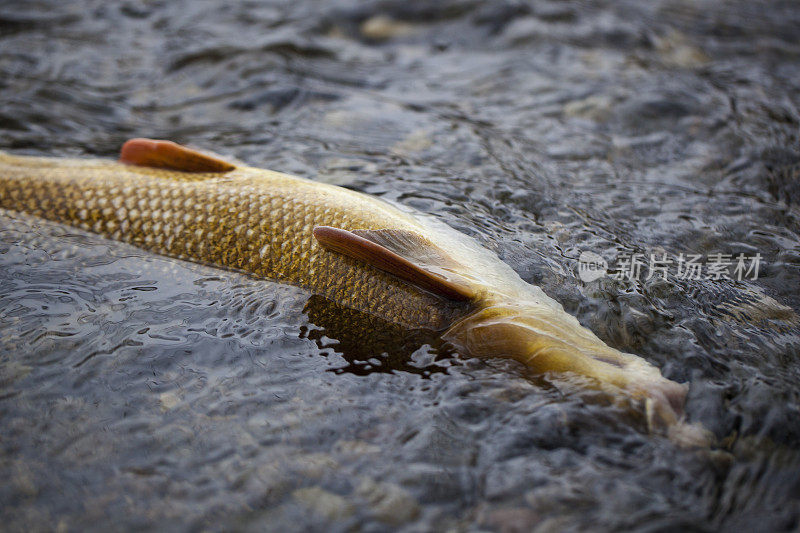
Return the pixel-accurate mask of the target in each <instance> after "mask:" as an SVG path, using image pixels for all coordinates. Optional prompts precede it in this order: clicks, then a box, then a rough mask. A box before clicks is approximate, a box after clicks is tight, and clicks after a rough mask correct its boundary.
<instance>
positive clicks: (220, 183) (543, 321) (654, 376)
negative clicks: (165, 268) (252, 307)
mask: <svg viewBox="0 0 800 533" xmlns="http://www.w3.org/2000/svg"><path fill="white" fill-rule="evenodd" d="M0 207H2V208H5V209H9V210H14V211H21V212H26V213H28V214H33V215H36V216H40V217H43V218H46V219H50V220H53V221H57V222H62V223H66V224H69V225H72V226H76V227H79V228H82V229H85V230H88V231H92V232H95V233H98V234H101V235H104V236H107V237H110V238H112V239H116V240H120V241H124V242H128V243H130V244H133V245H135V246H138V247H141V248H144V249H148V250H152V251H154V252H157V253H160V254H164V255H168V256H173V257H177V258H182V259H189V260H192V261H196V262H201V263H206V264H210V265H216V266H221V267H225V268H229V269H235V270H239V271H244V272H247V273H249V274H252V275H254V276H257V277H261V278H267V279H273V280H277V281H282V282H288V283H290V284H294V285H297V286H300V287H304V288H306V289H308V290H309V291H311V292H312V293H314V294H317V295H320V296H322V297H324V298H327V299H329V300H331V301H332V302H335V303H336V304H337V305H340V306H342V307H345V308H350V309H354V310H356V311H359V312H363V313H366V314H368V315H372V316H375V317H378V318H380V319H381V320H384V321H386V322H389V323H392V324H396V325H398V326H402V327H404V328H408V329H413V330H433V331H440V332H442V338H443V339H444V340H446V341H447V342H449V343H451V344H452V345H453V346H455V347H456V348H457V349H459V350H460V351H462V352H463V353H465V354H467V355H472V356H486V357H492V356H498V355H504V356H510V357H512V358H514V359H516V360H518V361H520V362H522V363H524V364H526V365H528V366H529V367H531V368H533V369H534V370H535V371H536V372H540V373H555V374H563V373H577V374H580V375H582V376H584V377H587V378H589V383H590V384H589V386H592V387H595V388H600V389H603V390H609V391H612V392H614V393H619V392H622V393H623V395H624V396H627V397H628V398H632V399H633V400H636V401H637V402H641V403H642V404H643V405H644V408H645V409H644V410H645V411H646V414H647V420H648V425H649V426H650V427H651V429H658V430H659V431H662V430H663V432H665V433H667V434H668V435H670V436H671V437H673V438H674V440H676V442H679V443H681V444H687V445H704V444H708V442H710V441H711V436H710V435H709V434H708V433H707V432H705V430H703V429H702V428H699V427H697V426H693V425H689V424H687V423H685V422H684V421H683V403H684V399H685V396H686V391H687V388H688V387H687V386H686V385H681V384H678V383H675V382H673V381H670V380H668V379H666V378H664V377H662V375H661V373H660V371H659V370H658V369H657V368H656V367H654V366H652V365H650V364H649V363H647V362H646V361H645V360H644V359H642V358H640V357H638V356H635V355H632V354H626V353H622V352H620V351H618V350H615V349H613V348H611V347H609V346H607V345H606V344H605V343H603V342H602V341H601V340H600V339H599V338H597V337H596V336H595V335H594V334H593V333H592V332H591V331H589V330H588V329H586V328H584V327H583V326H581V325H580V323H579V322H578V321H577V320H576V319H575V318H574V317H572V316H571V315H569V314H567V313H566V312H565V311H564V310H563V308H562V307H561V305H560V304H558V303H557V302H555V301H554V300H552V299H551V298H549V297H548V296H547V295H545V294H544V292H542V291H541V289H539V288H538V287H536V286H533V285H529V284H527V283H525V282H524V281H523V280H522V279H521V278H519V276H518V275H517V274H516V273H515V272H514V271H513V270H512V269H511V268H510V267H508V265H506V264H505V263H503V262H502V261H500V260H499V259H498V258H497V257H496V256H495V255H494V254H492V253H491V252H488V251H487V250H485V249H482V248H481V247H480V246H479V245H477V243H475V242H474V241H473V240H472V239H470V238H468V237H466V236H465V235H463V234H460V233H459V232H457V231H455V230H453V229H451V228H449V227H447V226H446V225H444V224H442V223H440V222H437V221H435V220H432V219H430V218H428V217H425V216H423V215H421V214H417V213H413V214H412V213H409V212H406V211H403V210H402V208H401V207H402V206H394V205H391V204H389V203H387V202H384V201H382V200H379V199H377V198H374V197H371V196H368V195H365V194H361V193H358V192H354V191H350V190H347V189H344V188H340V187H336V186H332V185H327V184H321V183H317V182H313V181H310V180H306V179H303V178H297V177H293V176H289V175H286V174H281V173H278V172H273V171H269V170H263V169H257V168H252V167H247V166H236V167H235V168H234V169H233V170H231V171H228V172H217V173H214V172H211V173H191V172H180V171H175V170H165V169H156V168H149V167H142V166H132V165H125V164H122V163H119V162H114V161H108V160H100V159H57V158H43V157H27V156H13V155H9V154H5V153H2V152H0ZM318 226H330V227H333V228H340V229H343V230H347V231H360V230H402V231H412V232H416V233H419V234H420V235H422V236H424V237H425V239H426V240H427V241H429V242H430V243H431V245H432V246H434V247H436V253H434V254H430V255H431V256H433V257H437V256H441V257H447V258H448V263H447V264H446V265H445V266H444V267H443V269H442V271H441V272H442V273H443V274H444V275H446V276H449V275H450V274H452V275H454V276H456V277H457V278H458V280H459V283H466V284H467V285H469V286H470V288H471V290H473V292H474V294H475V298H474V299H473V300H472V301H469V302H458V301H452V300H449V299H447V298H444V297H441V296H437V295H435V294H432V293H430V292H428V291H425V290H423V289H421V288H419V287H417V286H415V285H414V284H412V283H409V282H407V281H403V280H401V279H399V278H397V277H395V276H393V275H391V274H388V273H386V272H384V271H382V270H379V269H377V268H374V267H372V266H370V265H368V264H365V263H364V262H363V261H359V260H356V259H353V258H351V257H347V256H345V255H342V254H339V253H335V252H331V251H329V250H326V249H324V248H323V247H322V246H321V245H320V243H318V242H317V241H316V240H315V239H314V235H313V232H314V228H315V227H318ZM427 241H426V242H427Z"/></svg>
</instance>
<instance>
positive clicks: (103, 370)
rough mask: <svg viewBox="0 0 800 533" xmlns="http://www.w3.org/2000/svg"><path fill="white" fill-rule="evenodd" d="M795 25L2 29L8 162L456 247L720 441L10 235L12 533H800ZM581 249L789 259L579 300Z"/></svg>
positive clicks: (86, 246)
mask: <svg viewBox="0 0 800 533" xmlns="http://www.w3.org/2000/svg"><path fill="white" fill-rule="evenodd" d="M798 27H800V8H798V6H797V4H796V3H794V2H789V1H775V2H753V1H749V2H743V1H735V2H724V3H721V2H712V1H701V2H691V3H689V2H683V1H679V0H663V1H656V2H647V3H639V2H633V1H622V2H619V1H616V2H610V1H609V2H581V1H558V2H537V3H530V4H528V3H521V2H480V1H476V0H448V1H444V2H430V3H428V2H407V1H391V0H369V1H366V2H363V1H361V2H355V1H352V2H347V1H343V2H325V3H322V2H313V1H311V0H296V1H294V2H291V3H283V2H280V3H278V2H275V3H262V2H249V1H229V2H224V3H218V2H211V1H206V2H203V1H195V2H188V1H173V2H162V1H151V2H120V3H107V2H100V1H88V2H48V1H32V2H25V3H15V2H11V3H4V4H3V5H2V6H0V132H1V134H0V149H3V150H7V151H14V152H17V153H27V154H40V155H81V156H83V155H86V156H108V157H113V156H114V155H115V153H116V151H117V150H118V149H119V146H120V145H121V143H122V142H123V141H124V140H125V139H127V138H129V137H133V136H147V137H157V138H168V139H172V140H175V141H178V142H184V143H188V144H193V145H196V146H200V147H205V148H210V149H213V150H215V151H217V152H219V153H221V154H223V155H225V156H228V157H234V158H237V159H239V160H242V161H246V162H247V163H249V164H252V165H255V166H262V167H266V168H271V169H275V170H280V171H284V172H289V173H293V174H297V175H301V176H305V177H309V178H311V179H316V180H319V181H324V182H329V183H336V184H341V185H345V186H348V187H351V188H354V189H356V190H360V191H364V192H368V193H372V194H376V195H380V196H383V197H385V198H388V199H391V200H395V201H399V202H401V203H403V204H405V205H408V206H412V207H415V208H417V209H419V210H420V211H423V212H426V213H431V214H434V215H436V216H438V217H440V218H441V219H442V220H444V221H445V222H446V223H448V224H450V225H451V226H453V227H455V228H457V229H459V230H461V231H463V232H464V233H467V234H469V235H471V236H473V237H475V238H476V239H477V240H479V241H480V242H481V243H482V244H484V245H485V246H486V247H488V248H490V249H492V250H494V251H495V252H496V253H497V254H498V255H499V256H500V257H501V258H502V259H503V260H505V261H506V262H507V263H509V264H510V265H511V266H512V267H513V268H514V269H515V270H516V271H517V272H519V274H520V275H521V276H522V277H523V278H524V279H525V280H526V281H528V282H531V283H535V284H537V285H540V286H541V287H542V288H543V289H544V291H545V292H546V293H547V294H549V295H550V296H552V297H554V298H556V299H557V300H558V301H560V302H561V303H562V304H563V305H564V306H565V308H566V309H567V311H568V312H570V313H572V314H574V315H575V316H577V317H578V319H579V320H580V321H581V322H582V323H583V324H584V325H586V326H588V327H590V328H591V329H592V330H593V331H594V332H596V333H597V334H598V335H599V336H600V337H601V338H602V339H603V340H605V341H606V342H607V343H608V344H610V345H611V346H613V347H615V348H618V349H620V350H624V351H629V352H632V353H635V354H638V355H640V356H642V357H644V358H645V359H647V360H648V361H650V362H652V363H653V364H655V365H657V366H658V367H660V368H661V369H662V372H663V373H664V375H665V376H667V377H668V378H670V379H673V380H676V381H680V382H691V390H690V393H689V400H688V403H687V412H688V415H689V417H690V419H691V420H693V421H698V422H701V423H703V424H704V425H705V426H706V427H707V428H709V429H710V430H711V431H713V432H714V434H715V435H716V437H717V438H718V439H720V443H721V444H720V447H719V448H718V449H715V450H713V451H712V452H708V451H692V450H684V449H680V448H678V447H676V446H675V445H674V444H673V443H671V442H670V441H668V440H666V439H665V438H663V437H658V436H650V435H648V434H647V432H646V430H645V428H644V427H643V425H642V423H641V421H640V420H638V419H636V418H635V417H631V416H630V415H629V414H627V413H625V412H623V411H622V410H621V409H618V408H616V407H614V406H609V405H606V404H607V402H604V401H603V400H602V398H597V397H596V395H593V394H590V393H578V392H576V391H575V390H573V389H571V388H569V387H568V386H565V385H564V384H563V383H562V384H559V383H557V382H555V381H551V380H548V379H535V378H532V377H531V376H530V375H528V374H526V372H525V371H524V369H522V368H521V367H520V366H519V365H517V364H515V363H512V362H508V361H503V360H488V361H477V360H465V359H463V358H461V357H459V356H458V354H448V353H444V352H442V351H441V350H440V349H439V348H438V347H437V346H435V345H434V344H435V343H433V342H432V341H431V342H428V341H429V339H411V340H410V341H409V342H408V344H407V345H403V346H394V347H393V348H392V349H391V350H389V349H388V348H386V343H384V345H383V347H380V346H381V345H380V343H378V344H374V345H373V344H370V343H368V342H367V343H363V344H360V343H358V342H357V339H352V338H350V339H346V338H342V339H337V338H335V335H336V333H335V328H327V329H326V328H325V327H322V326H320V325H319V324H318V323H315V320H317V319H316V318H315V317H318V316H321V315H319V313H318V311H319V307H318V306H315V305H314V304H313V302H312V303H311V304H309V295H308V294H307V293H306V292H304V291H301V290H299V289H295V288H292V287H288V286H284V285H280V284H276V283H271V282H264V281H259V280H253V279H249V278H247V277H243V276H240V275H238V274H234V273H230V272H225V271H222V270H218V269H212V268H207V267H201V266H197V265H192V264H188V263H183V262H180V261H175V260H171V259H165V258H161V257H158V256H154V255H152V254H148V253H146V252H142V251H139V250H136V249H134V248H131V247H129V246H126V245H123V244H120V243H114V242H110V241H106V240H104V239H101V238H99V237H96V236H92V235H90V234H86V233H83V232H80V231H77V230H74V229H71V228H66V227H63V226H60V225H57V224H52V223H48V222H44V221H40V220H36V219H33V218H29V217H25V216H21V215H18V214H15V213H11V212H0V265H1V266H2V268H1V269H0V338H1V339H2V340H0V479H2V480H3V481H2V482H0V519H2V522H3V524H4V527H6V528H8V529H10V530H42V529H53V528H58V529H63V530H86V529H90V530H108V529H117V530H131V529H137V528H139V527H147V528H163V529H174V530H185V529H198V528H205V529H210V530H228V529H239V530H257V531H261V530H264V529H270V530H275V531H280V530H286V529H314V530H320V531H323V530H324V531H330V530H339V531H343V530H351V529H356V530H367V531H383V530H390V529H395V528H398V527H404V528H406V529H408V530H414V531H417V530H444V529H452V530H456V531H459V530H478V529H480V530H497V531H515V530H520V531H529V530H541V531H550V530H561V529H565V528H568V529H573V530H592V531H594V530H598V529H602V530H620V529H626V530H643V531H661V530H674V529H677V528H681V529H685V530H708V529H722V528H724V529H742V530H748V529H756V528H757V529H759V530H766V529H772V530H793V529H796V528H797V527H798V525H799V524H800V389H799V388H798V386H797V383H798V382H799V381H800V361H799V360H798V356H799V355H800V340H798V333H799V332H798V325H797V319H796V315H795V314H794V313H795V312H797V311H798V310H800V291H798V287H800V237H799V236H798V234H800V211H798V204H800V185H798V183H799V182H798V177H800V138H799V137H800V112H798V105H800V89H798V88H800V62H799V61H800V59H799V58H800V43H799V42H798V40H797V37H796V34H797V28H798ZM587 250H588V251H592V252H595V253H597V254H600V255H601V256H602V257H603V258H604V259H605V260H607V261H608V262H609V263H610V264H611V265H615V264H618V263H619V261H620V260H621V259H622V258H624V257H626V256H630V255H631V254H636V253H640V254H643V255H645V256H647V255H649V254H652V253H656V254H658V255H659V256H662V255H663V254H666V257H668V258H670V259H672V260H677V258H678V256H679V254H701V255H703V256H704V257H705V256H707V255H708V254H713V253H724V254H731V255H736V254H740V253H744V254H747V255H753V254H756V253H760V254H761V255H762V257H763V260H762V265H761V268H760V271H759V277H758V279H757V280H752V279H747V280H743V281H741V282H739V281H731V280H712V279H701V280H681V279H676V278H675V277H674V276H673V277H671V278H668V279H667V280H662V279H659V277H658V276H653V277H651V278H650V279H644V278H645V276H642V277H641V278H640V279H639V280H626V279H620V280H618V279H614V278H612V277H610V276H606V277H603V278H601V279H599V280H596V281H591V282H583V281H581V279H579V277H578V275H577V272H576V267H577V265H578V257H579V256H580V253H581V252H582V251H587ZM673 272H674V271H673ZM782 306H787V307H788V309H787V308H785V307H782ZM317 322H319V321H318V320H317ZM332 335H333V337H332ZM373 340H374V339H373ZM412 341H413V342H412ZM374 346H377V347H374ZM384 351H386V352H391V353H390V354H388V355H387V356H383V355H382V352H384ZM373 352H374V353H373Z"/></svg>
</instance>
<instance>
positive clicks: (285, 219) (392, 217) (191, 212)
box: [0, 153, 466, 330]
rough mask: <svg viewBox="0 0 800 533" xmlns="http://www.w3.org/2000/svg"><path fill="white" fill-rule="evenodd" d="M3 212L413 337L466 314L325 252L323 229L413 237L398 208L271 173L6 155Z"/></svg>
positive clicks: (1, 170)
mask: <svg viewBox="0 0 800 533" xmlns="http://www.w3.org/2000/svg"><path fill="white" fill-rule="evenodd" d="M0 207H3V208H5V209H10V210H15V211H23V212H27V213H30V214H33V215H37V216H40V217H43V218H47V219H50V220H54V221H57V222H63V223H66V224H70V225H73V226H77V227H80V228H82V229H85V230H88V231H92V232H95V233H99V234H101V235H105V236H107V237H111V238H113V239H117V240H121V241H124V242H128V243H131V244H133V245H135V246H138V247H141V248H145V249H149V250H152V251H154V252H158V253H161V254H164V255H169V256H173V257H178V258H183V259H189V260H193V261H198V262H202V263H207V264H212V265H217V266H222V267H226V268H231V269H236V270H241V271H244V272H248V273H251V274H253V275H255V276H258V277H262V278H268V279H274V280H279V281H285V282H289V283H292V284H294V285H298V286H301V287H305V288H307V289H309V290H311V291H312V292H314V293H316V294H320V295H322V296H324V297H326V298H329V299H331V300H333V301H336V302H338V303H339V304H341V305H344V306H346V307H350V308H353V309H356V310H359V311H362V312H366V313H370V314H373V315H376V316H378V317H381V318H383V319H385V320H388V321H391V322H393V323H397V324H400V325H403V326H405V327H411V328H429V329H437V330H439V329H443V328H445V327H447V326H448V325H449V324H450V323H452V321H453V320H455V319H456V318H457V317H459V316H461V315H462V314H463V313H464V312H465V311H466V309H465V308H464V306H463V305H456V304H454V303H451V302H449V301H447V300H444V299H442V298H440V297H438V296H435V295H432V294H430V293H428V292H426V291H424V290H421V289H419V288H417V287H415V286H413V285H410V284H408V283H406V282H404V281H401V280H399V279H397V278H395V277H394V276H391V275H389V274H386V273H384V272H382V271H379V270H377V269H375V268H372V267H369V266H368V265H365V264H364V263H362V262H358V261H355V260H353V259H350V258H348V257H344V256H342V255H340V254H337V253H333V252H330V251H326V250H324V249H323V248H322V247H321V246H319V244H318V243H317V242H316V241H315V239H314V237H313V234H312V230H313V227H314V226H316V225H328V226H334V227H339V228H343V229H348V230H353V229H380V228H408V226H409V219H408V217H407V216H406V215H404V214H403V213H401V212H400V211H398V210H396V209H395V208H393V207H392V206H389V205H388V204H385V203H383V202H380V201H378V200H375V199H372V198H370V197H367V196H365V195H361V194H359V193H354V192H352V191H347V190H345V189H341V188H338V187H333V186H326V185H323V184H318V183H314V182H310V181H307V180H303V179H299V178H294V177H291V176H287V175H285V174H279V173H276V172H271V171H267V170H260V169H254V168H248V167H245V168H237V169H236V170H233V171H231V172H227V173H220V174H210V173H209V174H191V173H184V172H173V171H168V170H158V169H150V168H141V167H131V166H126V165H122V164H119V163H115V162H111V161H102V160H97V161H86V160H80V161H79V160H55V159H50V158H32V157H16V156H9V155H6V154H2V153H0Z"/></svg>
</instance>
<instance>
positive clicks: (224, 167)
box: [119, 139, 236, 172]
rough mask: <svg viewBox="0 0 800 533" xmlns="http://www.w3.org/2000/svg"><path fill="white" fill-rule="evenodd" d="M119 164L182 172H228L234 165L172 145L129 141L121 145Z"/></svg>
mask: <svg viewBox="0 0 800 533" xmlns="http://www.w3.org/2000/svg"><path fill="white" fill-rule="evenodd" d="M119 160H120V162H122V163H127V164H129V165H137V166H141V167H151V168H163V169H167V170H180V171H183V172H228V171H229V170H233V169H234V168H236V166H235V165H233V164H232V163H229V162H227V161H224V160H222V159H219V158H217V157H214V156H212V155H208V154H204V153H203V152H199V151H197V150H192V149H191V148H187V147H185V146H181V145H180V144H176V143H174V142H172V141H159V140H155V139H130V140H129V141H127V142H126V143H125V144H123V145H122V150H121V151H120V154H119Z"/></svg>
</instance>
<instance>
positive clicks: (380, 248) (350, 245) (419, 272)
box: [314, 226, 475, 301]
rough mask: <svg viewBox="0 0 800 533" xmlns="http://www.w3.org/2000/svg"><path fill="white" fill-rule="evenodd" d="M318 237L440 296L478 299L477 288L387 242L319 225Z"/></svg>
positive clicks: (322, 242) (326, 244) (325, 244)
mask: <svg viewBox="0 0 800 533" xmlns="http://www.w3.org/2000/svg"><path fill="white" fill-rule="evenodd" d="M365 233H366V232H365ZM314 238H315V239H316V240H317V242H319V243H320V245H322V247H323V248H325V249H326V250H331V251H334V252H338V253H340V254H343V255H346V256H348V257H351V258H353V259H358V260H360V261H364V262H365V263H367V264H369V265H372V266H373V267H375V268H378V269H380V270H383V271H384V272H388V273H389V274H393V275H395V276H397V277H398V278H400V279H403V280H405V281H408V282H410V283H413V284H414V285H417V286H418V287H421V288H423V289H425V290H428V291H430V292H432V293H434V294H438V295H439V296H443V297H445V298H449V299H451V300H456V301H466V300H472V299H473V298H475V291H474V290H472V288H470V287H469V286H467V285H466V284H465V283H461V282H459V281H457V280H455V279H448V278H447V277H445V276H444V275H442V274H440V273H437V272H432V271H430V270H427V269H426V268H425V267H424V265H421V264H419V263H416V262H414V261H412V260H410V259H407V258H406V257H403V256H401V255H399V254H397V253H395V252H393V251H392V250H390V249H389V248H387V247H386V246H384V245H383V243H378V242H374V241H372V240H369V239H367V238H364V237H362V236H360V235H357V234H356V233H354V232H351V231H347V230H343V229H340V228H333V227H330V226H317V227H315V228H314Z"/></svg>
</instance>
